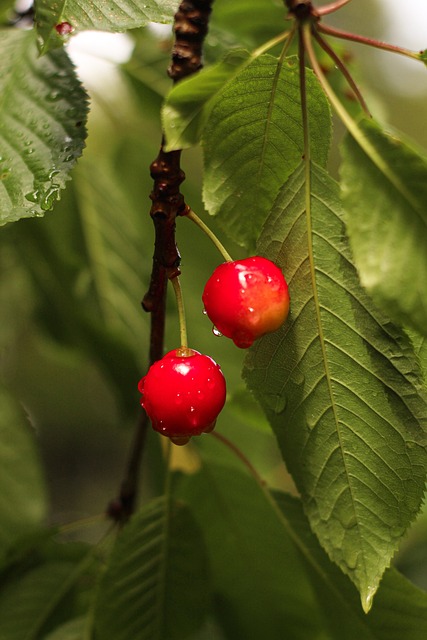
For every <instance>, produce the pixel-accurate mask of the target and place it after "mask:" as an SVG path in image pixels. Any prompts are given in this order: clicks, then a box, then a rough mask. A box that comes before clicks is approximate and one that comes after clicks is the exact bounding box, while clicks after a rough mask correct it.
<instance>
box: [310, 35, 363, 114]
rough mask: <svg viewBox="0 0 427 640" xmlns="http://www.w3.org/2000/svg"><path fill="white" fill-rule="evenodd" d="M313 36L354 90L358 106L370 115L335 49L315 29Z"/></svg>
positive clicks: (357, 88)
mask: <svg viewBox="0 0 427 640" xmlns="http://www.w3.org/2000/svg"><path fill="white" fill-rule="evenodd" d="M313 36H314V38H315V39H316V41H317V42H318V43H319V45H320V46H321V47H322V49H323V50H324V51H325V52H326V53H327V54H328V56H329V57H330V58H331V59H332V61H333V62H334V63H335V64H336V66H337V67H338V69H339V70H340V71H341V73H342V74H343V76H344V77H345V79H346V80H347V82H348V84H349V85H350V87H351V89H352V90H353V92H354V94H355V96H356V98H357V100H358V102H359V104H360V106H361V107H362V109H363V111H364V112H365V113H366V115H367V116H369V117H371V113H370V111H369V109H368V105H367V104H366V102H365V99H364V97H363V96H362V94H361V92H360V89H359V87H358V86H357V84H356V83H355V81H354V80H353V77H352V75H351V73H350V71H349V70H348V69H347V67H346V66H345V64H344V62H343V61H342V60H341V58H340V57H339V56H338V55H337V54H336V53H335V51H334V50H333V49H332V48H331V47H330V46H329V44H328V43H327V42H326V41H325V40H324V39H323V38H322V37H321V36H320V35H319V34H318V33H317V31H315V30H314V31H313Z"/></svg>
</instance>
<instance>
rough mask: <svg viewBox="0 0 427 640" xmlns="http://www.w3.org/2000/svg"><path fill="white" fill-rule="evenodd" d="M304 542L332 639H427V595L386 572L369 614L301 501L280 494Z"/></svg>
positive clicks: (288, 518) (310, 573) (302, 549)
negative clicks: (321, 540) (318, 537)
mask: <svg viewBox="0 0 427 640" xmlns="http://www.w3.org/2000/svg"><path fill="white" fill-rule="evenodd" d="M274 498H275V500H276V501H277V504H278V506H279V508H280V510H281V512H282V514H283V517H284V518H285V520H286V524H287V525H288V526H289V527H290V528H291V530H292V532H293V533H294V535H295V537H296V538H297V539H298V543H299V544H298V547H299V550H300V553H301V554H302V556H303V559H304V564H305V567H306V571H307V577H308V579H309V580H310V583H311V584H312V586H313V587H314V589H315V592H316V595H317V598H318V602H319V605H320V606H321V608H322V610H323V612H324V614H325V618H324V619H325V626H326V627H327V628H328V633H329V634H330V635H328V638H336V639H337V640H363V639H365V638H366V639H367V640H374V639H375V640H401V639H402V638H405V640H423V638H424V637H425V635H426V633H427V594H426V593H425V592H423V591H421V590H420V589H417V588H416V587H414V586H413V585H412V584H411V583H410V582H409V581H408V580H406V579H405V578H404V577H403V576H402V575H400V574H399V573H398V572H397V571H395V570H393V569H389V570H387V571H386V573H385V574H384V578H383V580H382V582H381V586H380V588H379V590H378V593H377V596H376V598H375V603H374V605H373V607H372V610H371V612H370V614H369V616H366V615H364V614H363V612H362V611H361V609H360V607H359V606H358V601H357V600H358V598H357V592H356V591H355V589H354V587H353V586H352V584H351V583H350V582H349V581H348V579H347V578H346V577H345V576H344V575H343V574H342V573H340V572H339V571H338V569H337V568H336V567H335V566H334V565H333V564H331V562H330V561H329V559H328V557H327V555H326V554H325V552H324V551H323V549H321V547H320V546H319V543H318V541H317V540H316V538H315V536H314V535H313V533H312V532H311V530H310V527H309V526H308V523H307V520H306V518H305V517H304V513H303V510H302V507H301V504H300V502H299V500H296V499H295V498H291V497H290V496H286V495H284V494H280V493H279V492H275V493H274Z"/></svg>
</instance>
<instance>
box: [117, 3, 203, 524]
mask: <svg viewBox="0 0 427 640" xmlns="http://www.w3.org/2000/svg"><path fill="white" fill-rule="evenodd" d="M213 1H214V0H183V1H182V2H181V4H180V6H179V9H178V11H177V13H176V14H175V21H174V33H175V43H174V46H173V49H172V62H171V65H170V67H169V69H168V75H169V77H170V78H172V80H173V81H174V83H176V82H178V81H179V80H182V79H183V78H186V77H187V76H189V75H191V74H193V73H196V71H198V70H199V69H201V68H202V66H203V61H202V49H203V42H204V39H205V36H206V34H207V31H208V23H209V16H210V13H211V10H212V4H213ZM180 163H181V151H180V150H178V151H169V152H166V151H165V150H164V139H163V138H162V143H161V146H160V151H159V155H158V156H157V158H156V159H155V160H154V162H153V163H152V164H151V167H150V173H151V177H152V178H153V180H154V185H153V190H152V192H151V194H150V198H151V200H152V205H151V209H150V216H151V218H152V220H153V223H154V230H155V240H154V255H153V267H152V272H151V278H150V286H149V289H148V292H147V293H146V294H145V296H144V299H143V301H142V306H143V309H144V310H145V311H148V312H149V313H151V330H150V356H149V364H150V365H151V364H153V362H155V361H156V360H159V359H160V358H161V357H162V356H163V348H164V330H165V316H166V291H167V282H168V279H170V278H173V277H175V276H177V275H179V273H180V270H179V264H180V255H179V251H178V248H177V246H176V241H175V225H176V217H177V216H181V215H185V214H186V213H188V211H189V207H188V205H186V203H185V201H184V197H183V195H182V194H181V192H180V185H181V183H182V182H183V180H184V179H185V174H184V172H183V171H182V169H181V164H180ZM148 425H149V420H148V418H147V416H146V414H145V412H144V411H143V412H142V414H141V415H140V418H139V420H138V424H137V427H136V433H135V438H134V441H133V443H132V446H131V450H130V453H129V459H128V464H127V469H126V475H125V478H124V480H123V482H122V484H121V488H120V494H119V497H118V498H116V499H115V500H113V501H112V502H111V503H110V505H109V507H108V509H107V515H108V516H109V517H111V518H112V519H113V520H115V521H116V522H119V523H120V524H124V523H125V522H126V521H127V520H128V519H129V518H130V516H131V515H132V513H133V512H134V509H135V502H136V496H137V487H138V482H139V475H140V470H141V462H142V457H143V453H144V447H145V441H146V434H147V429H148Z"/></svg>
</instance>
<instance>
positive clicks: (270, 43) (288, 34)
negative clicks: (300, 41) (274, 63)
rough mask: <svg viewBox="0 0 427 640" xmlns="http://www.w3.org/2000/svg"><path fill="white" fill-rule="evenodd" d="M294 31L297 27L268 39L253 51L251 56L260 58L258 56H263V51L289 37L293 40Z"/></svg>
mask: <svg viewBox="0 0 427 640" xmlns="http://www.w3.org/2000/svg"><path fill="white" fill-rule="evenodd" d="M294 33H295V29H289V31H284V32H283V33H281V34H279V35H278V36H276V37H275V38H272V39H271V40H268V42H265V43H264V44H262V45H261V46H260V47H258V49H255V51H253V52H252V55H251V58H258V56H262V54H263V53H265V52H266V51H269V50H270V49H272V48H273V47H275V46H276V45H278V44H280V43H282V42H284V41H285V40H286V39H287V38H289V37H290V39H291V40H292V37H293V35H294Z"/></svg>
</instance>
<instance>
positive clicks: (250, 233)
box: [203, 55, 331, 249]
mask: <svg viewBox="0 0 427 640" xmlns="http://www.w3.org/2000/svg"><path fill="white" fill-rule="evenodd" d="M307 94H308V112H309V117H310V134H311V139H312V148H313V154H314V159H315V160H316V161H317V162H319V163H320V164H322V165H324V164H326V162H327V158H328V151H329V143H330V135H331V116H330V110H329V105H328V102H327V100H326V98H325V96H324V94H323V92H322V90H321V88H320V86H319V84H318V81H317V79H316V78H315V76H314V74H313V73H312V72H311V71H307ZM203 145H204V148H205V184H204V201H205V205H206V207H207V209H208V211H209V213H211V214H212V215H217V216H218V219H219V222H220V224H221V225H222V226H223V227H224V229H225V230H226V231H227V233H228V234H229V235H230V236H231V237H232V238H233V239H234V240H236V242H238V243H240V244H245V245H246V246H248V247H249V248H251V249H252V248H253V247H254V244H255V242H256V239H257V237H258V235H259V232H260V230H261V227H262V224H263V223H264V221H265V219H266V217H267V215H268V211H269V210H270V208H271V206H272V204H273V202H274V199H275V197H276V195H277V193H278V191H279V189H280V187H281V186H282V185H283V184H284V182H285V181H286V179H287V178H288V177H289V175H290V174H291V173H292V171H294V169H295V168H296V167H297V166H298V164H299V163H300V161H301V157H302V155H303V148H304V143H303V129H302V119H301V101H300V85H299V70H298V61H297V59H296V58H288V59H285V60H283V61H278V60H277V59H276V58H273V57H272V56H269V55H263V56H260V57H259V58H257V59H256V60H254V62H252V63H251V64H250V65H249V66H247V67H246V68H245V69H244V70H243V71H242V72H241V73H239V74H238V75H237V76H236V77H235V78H233V80H232V81H231V82H229V83H228V84H227V85H226V87H225V89H224V91H222V92H220V93H219V95H218V96H217V101H216V104H215V106H214V107H213V109H212V111H211V113H210V117H209V122H208V124H207V126H206V128H205V130H204V135H203Z"/></svg>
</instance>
